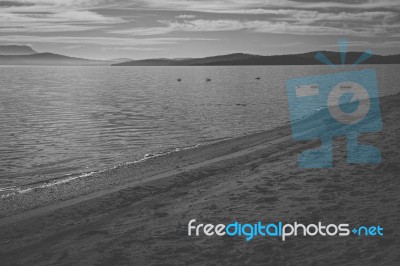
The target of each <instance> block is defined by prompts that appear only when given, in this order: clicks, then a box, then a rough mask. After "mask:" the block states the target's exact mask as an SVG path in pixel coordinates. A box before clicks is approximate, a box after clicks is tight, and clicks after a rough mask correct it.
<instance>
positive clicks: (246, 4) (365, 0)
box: [131, 0, 400, 13]
mask: <svg viewBox="0 0 400 266" xmlns="http://www.w3.org/2000/svg"><path fill="white" fill-rule="evenodd" d="M131 6H132V7H138V6H141V7H146V8H149V9H165V10H186V11H198V12H221V11H223V10H225V11H228V12H230V13H231V12H233V11H234V10H242V12H243V11H244V10H246V9H250V10H251V9H253V10H257V9H273V8H294V9H325V10H326V9H332V8H336V9H355V10H365V9H392V8H396V9H399V8H400V1H398V0H380V1H375V0H361V1H357V2H356V3H354V2H353V3H349V2H339V1H323V2H317V1H313V2H310V1H291V0H280V1H276V0H246V1H239V0H225V1H221V0H220V1H211V0H169V1H159V0H144V1H138V3H135V4H133V5H131Z"/></svg>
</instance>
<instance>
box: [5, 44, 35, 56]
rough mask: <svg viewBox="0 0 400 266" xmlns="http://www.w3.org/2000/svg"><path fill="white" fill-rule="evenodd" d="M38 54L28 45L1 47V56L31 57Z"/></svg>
mask: <svg viewBox="0 0 400 266" xmlns="http://www.w3.org/2000/svg"><path fill="white" fill-rule="evenodd" d="M36 53H37V52H36V51H35V50H33V49H32V48H31V47H29V46H26V45H0V55H31V54H36Z"/></svg>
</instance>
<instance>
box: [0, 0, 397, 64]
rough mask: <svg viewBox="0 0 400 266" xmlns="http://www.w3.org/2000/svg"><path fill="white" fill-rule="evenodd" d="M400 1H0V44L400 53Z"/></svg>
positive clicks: (107, 49) (146, 53)
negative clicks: (340, 45)
mask: <svg viewBox="0 0 400 266" xmlns="http://www.w3.org/2000/svg"><path fill="white" fill-rule="evenodd" d="M399 12H400V1H398V0H381V1H378V0H357V1H340V0H337V1H325V2H320V1H313V0H306V1H300V0H297V1H287V0H283V1H276V0H269V1H268V0H266V1H265V0H242V1H240V0H225V1H222V0H221V1H211V0H170V1H169V0H165V1H160V0H135V1H128V0H117V1H109V0H70V1H66V0H16V1H1V0H0V42H1V43H2V44H27V45H31V46H32V47H33V48H34V49H36V50H38V51H41V52H44V51H51V52H56V53H61V54H67V55H71V56H80V57H89V58H101V59H105V58H114V57H131V58H149V57H194V56H206V55H215V54H226V53H231V52H246V53H255V54H283V53H300V52H307V51H310V50H320V49H321V50H322V49H324V50H326V49H328V48H329V49H331V50H332V49H335V47H334V45H335V43H336V40H337V39H339V38H342V37H345V38H347V39H349V41H350V42H351V44H352V46H351V47H352V49H353V50H365V49H367V48H372V49H373V50H374V51H375V52H377V53H380V54H393V53H400V47H399V45H398V44H399V40H400V38H399V37H400V17H399Z"/></svg>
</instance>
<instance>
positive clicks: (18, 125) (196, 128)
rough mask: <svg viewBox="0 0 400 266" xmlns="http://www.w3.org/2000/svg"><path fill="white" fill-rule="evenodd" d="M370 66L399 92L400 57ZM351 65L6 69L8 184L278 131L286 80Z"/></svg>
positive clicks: (2, 80)
mask: <svg viewBox="0 0 400 266" xmlns="http://www.w3.org/2000/svg"><path fill="white" fill-rule="evenodd" d="M366 68H372V69H375V70H376V71H377V75H378V83H379V93H380V95H381V96H384V95H390V94H394V93H397V92H399V91H400V88H399V86H398V84H399V83H400V76H399V75H398V73H399V71H400V65H373V66H371V65H370V66H360V67H357V69H366ZM347 70H355V69H354V68H353V69H350V68H349V67H344V68H340V67H339V68H338V69H337V70H332V69H331V68H329V67H326V66H245V67H243V66H224V67H14V66H13V67H8V66H4V67H0V190H7V189H12V188H13V187H18V186H21V185H27V184H33V183H36V182H41V181H45V180H52V179H58V178H63V177H69V176H75V175H77V176H78V175H82V174H84V173H89V172H93V171H100V170H105V169H108V168H112V167H114V166H117V165H119V164H123V163H126V162H134V161H137V160H140V159H142V158H143V157H145V156H146V155H147V156H148V155H149V154H157V153H159V152H166V151H172V150H175V149H177V148H181V147H190V146H193V145H196V144H199V143H207V142H208V141H213V140H218V139H221V138H227V137H234V136H237V135H243V134H248V133H251V132H256V131H260V130H267V129H271V128H273V127H276V126H278V125H281V124H284V123H286V122H287V121H288V120H289V115H288V104H287V98H286V88H285V81H286V80H287V79H289V78H293V77H301V76H309V75H319V74H325V73H332V72H334V71H347ZM256 77H260V80H257V79H255V78H256ZM178 78H180V79H182V81H181V82H178V81H177V79H178ZM207 78H210V79H211V81H209V82H207V81H206V79H207Z"/></svg>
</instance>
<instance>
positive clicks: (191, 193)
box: [0, 94, 400, 265]
mask: <svg viewBox="0 0 400 266" xmlns="http://www.w3.org/2000/svg"><path fill="white" fill-rule="evenodd" d="M399 101H400V95H399V94H397V95H394V96H386V97H383V98H381V99H380V102H381V112H382V119H383V130H382V132H379V133H371V134H365V135H362V137H361V139H360V141H361V142H363V143H368V144H372V145H375V146H376V147H378V148H379V149H380V150H381V152H382V162H381V163H380V164H378V165H373V164H368V165H355V164H354V165H349V164H347V162H346V142H345V139H344V138H338V139H335V141H334V148H333V150H334V167H333V168H327V169H301V168H299V167H298V164H297V157H298V155H299V154H300V153H301V152H302V151H304V150H306V149H310V148H313V147H317V146H318V145H319V142H318V141H306V142H295V141H293V140H292V137H291V129H290V126H289V125H284V126H281V127H278V128H275V129H273V130H270V131H262V132H258V133H255V134H251V135H245V136H241V137H237V138H230V139H224V140H220V141H215V142H212V143H208V144H205V145H200V146H198V147H193V148H188V149H184V150H181V151H176V152H172V153H169V154H164V155H161V156H154V157H151V158H149V159H147V160H145V161H143V162H140V163H136V164H126V165H122V166H119V167H116V168H114V169H111V170H107V171H104V172H101V173H96V174H93V175H90V176H88V177H82V178H79V179H74V180H69V181H68V182H60V183H59V184H57V185H49V184H46V183H43V184H42V185H41V187H40V186H35V188H34V189H32V190H29V187H27V189H28V191H27V192H26V193H18V194H15V195H10V196H7V197H4V198H3V199H1V208H0V215H1V219H0V235H1V237H0V260H1V265H219V264H224V265H244V264H252V265H257V264H268V265H278V264H279V265H321V264H323V265H334V264H336V265H337V264H343V265H361V264H364V265H396V264H397V263H398V261H399V260H400V254H399V253H398V250H399V249H400V241H399V240H398V238H399V236H400V230H399V229H398V228H397V226H398V224H399V221H400V180H399V173H400V165H399V159H400V139H399V134H400V125H399V122H398V121H399V119H400V110H399V109H398V103H399ZM192 219H196V220H197V222H198V223H213V224H219V223H225V224H227V223H230V222H234V221H240V222H242V223H247V222H248V223H255V222H257V221H270V222H275V221H283V222H288V223H292V222H295V221H297V222H301V223H305V224H309V223H317V222H318V221H321V222H324V223H326V224H329V223H335V224H340V223H349V224H351V225H356V226H357V225H363V224H366V225H371V226H372V225H381V226H383V227H384V236H383V237H367V236H366V237H355V236H349V237H339V236H334V237H322V236H316V237H290V238H288V239H287V240H286V241H282V240H281V239H278V238H268V237H267V238H266V237H255V238H254V239H252V240H251V241H246V240H245V238H244V237H229V236H224V237H217V236H213V237H206V236H204V235H203V236H198V237H197V236H191V237H189V236H188V233H187V226H188V222H189V221H190V220H192Z"/></svg>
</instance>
